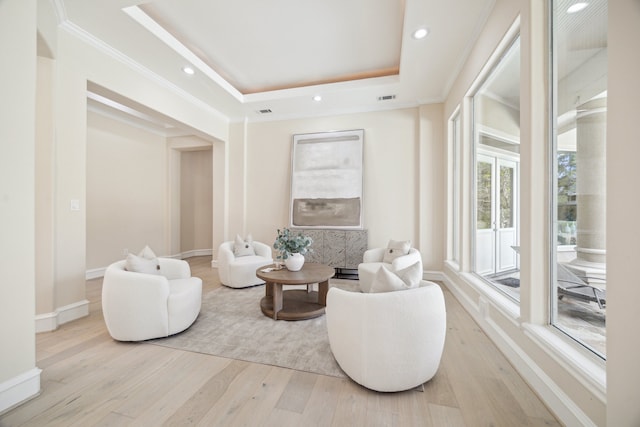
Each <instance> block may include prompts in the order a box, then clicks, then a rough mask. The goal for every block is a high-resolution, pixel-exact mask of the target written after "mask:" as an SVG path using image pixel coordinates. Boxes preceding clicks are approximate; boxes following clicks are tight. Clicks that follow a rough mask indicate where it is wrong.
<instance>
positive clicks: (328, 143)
mask: <svg viewBox="0 0 640 427" xmlns="http://www.w3.org/2000/svg"><path fill="white" fill-rule="evenodd" d="M363 142H364V130H363V129H357V130H347V131H337V132H321V133H309V134H299V135H294V136H293V148H292V156H291V159H292V161H291V204H290V222H291V224H290V225H291V227H304V228H314V227H315V228H344V229H361V228H362V206H363V205H362V194H363V169H362V165H363Z"/></svg>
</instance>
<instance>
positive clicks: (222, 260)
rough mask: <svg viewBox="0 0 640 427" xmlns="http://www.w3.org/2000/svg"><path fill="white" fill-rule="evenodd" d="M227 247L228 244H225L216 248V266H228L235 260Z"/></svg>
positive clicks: (231, 251)
mask: <svg viewBox="0 0 640 427" xmlns="http://www.w3.org/2000/svg"><path fill="white" fill-rule="evenodd" d="M229 246H230V245H229V242H225V243H223V244H221V245H220V247H219V248H218V265H229V264H230V263H231V262H233V261H234V260H235V259H236V256H235V255H234V254H233V250H231V249H230V248H229Z"/></svg>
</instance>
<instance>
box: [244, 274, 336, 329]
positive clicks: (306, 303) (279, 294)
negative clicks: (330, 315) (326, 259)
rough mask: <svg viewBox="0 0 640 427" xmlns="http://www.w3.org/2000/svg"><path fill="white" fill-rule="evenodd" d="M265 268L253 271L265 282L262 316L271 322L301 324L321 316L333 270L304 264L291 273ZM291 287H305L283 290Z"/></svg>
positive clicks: (261, 303) (261, 305) (261, 304)
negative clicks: (299, 322) (282, 321)
mask: <svg viewBox="0 0 640 427" xmlns="http://www.w3.org/2000/svg"><path fill="white" fill-rule="evenodd" d="M266 267H267V268H264V267H261V268H259V269H258V270H257V271H256V275H257V276H258V277H259V278H261V279H263V280H264V281H265V282H266V284H265V296H264V297H263V298H262V299H261V300H260V309H261V310H262V313H264V314H265V315H266V316H269V317H271V318H272V319H274V320H304V319H312V318H314V317H318V316H321V315H323V314H324V308H325V306H326V305H327V292H329V279H330V278H331V277H333V275H334V274H335V271H334V269H333V268H331V267H329V266H326V265H322V264H314V263H305V265H304V266H303V267H302V270H300V271H294V272H290V271H287V270H275V271H274V270H269V268H270V266H266ZM265 269H266V270H268V271H263V270H265ZM314 283H317V284H318V291H317V292H316V291H313V290H312V286H313V284H314ZM290 285H306V289H290V290H288V291H284V290H283V286H290Z"/></svg>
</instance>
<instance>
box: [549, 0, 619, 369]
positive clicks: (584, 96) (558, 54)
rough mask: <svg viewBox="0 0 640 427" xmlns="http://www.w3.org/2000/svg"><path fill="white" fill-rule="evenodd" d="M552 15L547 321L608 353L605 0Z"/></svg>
mask: <svg viewBox="0 0 640 427" xmlns="http://www.w3.org/2000/svg"><path fill="white" fill-rule="evenodd" d="M551 16H552V25H551V40H552V47H551V49H552V61H551V63H552V82H553V85H552V87H553V96H552V99H553V107H552V111H553V114H552V129H553V138H552V139H553V150H552V163H553V164H554V167H553V169H552V170H553V176H552V182H553V188H552V200H553V204H554V206H553V209H552V212H553V219H554V221H553V224H552V230H551V242H552V248H551V254H552V259H551V267H552V268H551V281H550V282H551V296H552V299H551V323H552V324H553V325H554V326H556V327H557V328H558V329H560V330H561V331H563V332H565V333H566V334H567V335H569V336H570V337H572V338H573V339H575V340H576V341H578V342H579V343H581V344H583V345H584V346H586V347H587V348H589V349H591V350H593V351H594V352H595V353H597V354H599V355H600V356H602V357H605V356H606V346H605V343H606V328H605V319H606V289H607V280H606V246H605V243H606V239H605V218H606V181H605V178H606V170H605V164H606V109H607V1H606V0H590V1H589V2H588V3H576V2H575V1H568V0H559V1H553V2H552V10H551Z"/></svg>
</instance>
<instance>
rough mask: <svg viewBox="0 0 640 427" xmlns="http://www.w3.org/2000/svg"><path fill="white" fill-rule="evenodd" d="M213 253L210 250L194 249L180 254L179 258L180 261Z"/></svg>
mask: <svg viewBox="0 0 640 427" xmlns="http://www.w3.org/2000/svg"><path fill="white" fill-rule="evenodd" d="M212 253H213V250H212V249H194V250H192V251H186V252H182V253H181V254H180V257H181V258H182V259H185V258H191V257H193V256H210V255H211V254H212Z"/></svg>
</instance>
